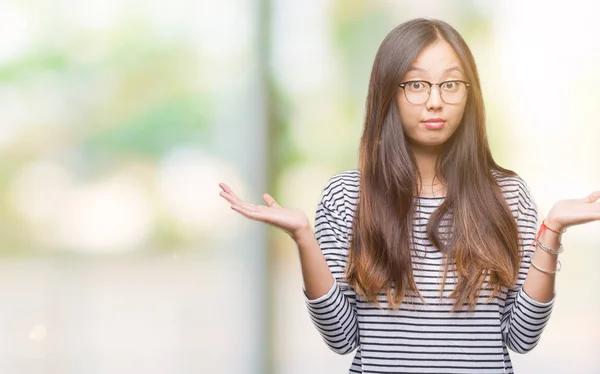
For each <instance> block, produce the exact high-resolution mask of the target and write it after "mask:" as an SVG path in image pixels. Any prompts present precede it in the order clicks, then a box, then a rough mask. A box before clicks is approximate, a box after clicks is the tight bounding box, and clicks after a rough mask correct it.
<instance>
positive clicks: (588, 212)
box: [548, 191, 600, 229]
mask: <svg viewBox="0 0 600 374" xmlns="http://www.w3.org/2000/svg"><path fill="white" fill-rule="evenodd" d="M598 200H600V191H596V192H594V193H592V194H590V195H588V196H587V197H584V198H583V199H569V200H561V201H559V202H557V203H556V204H554V206H553V207H552V209H551V210H550V212H549V213H548V222H549V223H551V225H553V226H554V227H558V228H560V229H565V228H567V227H570V226H575V225H581V224H584V223H588V222H592V221H600V203H599V202H598Z"/></svg>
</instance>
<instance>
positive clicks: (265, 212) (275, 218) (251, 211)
mask: <svg viewBox="0 0 600 374" xmlns="http://www.w3.org/2000/svg"><path fill="white" fill-rule="evenodd" d="M219 187H221V189H222V190H223V191H222V192H221V193H219V195H221V197H223V198H224V199H225V200H227V201H228V202H229V203H230V204H231V209H233V210H235V211H236V212H238V213H240V214H241V215H243V216H244V217H246V218H250V219H252V220H255V221H260V222H265V223H268V224H270V225H272V226H275V227H276V228H278V229H281V230H283V231H285V232H286V233H288V234H289V235H290V236H291V237H292V239H294V240H296V241H297V239H298V238H299V237H300V236H301V235H303V234H305V233H306V232H310V231H311V229H310V223H309V222H308V218H307V217H306V214H304V213H303V212H302V211H300V210H298V209H286V208H282V207H281V206H279V204H277V202H276V201H275V199H274V198H273V197H272V196H271V195H269V194H264V195H263V200H264V201H265V203H266V204H267V205H254V204H251V203H249V202H246V201H244V200H242V199H240V198H239V197H237V195H236V194H235V193H233V191H232V190H231V188H229V186H228V185H226V184H225V183H219Z"/></svg>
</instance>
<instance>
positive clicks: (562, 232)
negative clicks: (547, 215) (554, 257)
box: [542, 219, 567, 235]
mask: <svg viewBox="0 0 600 374" xmlns="http://www.w3.org/2000/svg"><path fill="white" fill-rule="evenodd" d="M542 227H545V228H547V229H548V230H550V231H552V232H553V233H555V234H558V235H560V234H564V233H565V232H567V229H563V230H561V231H558V230H555V229H553V228H552V227H550V226H548V225H546V220H545V219H544V220H542Z"/></svg>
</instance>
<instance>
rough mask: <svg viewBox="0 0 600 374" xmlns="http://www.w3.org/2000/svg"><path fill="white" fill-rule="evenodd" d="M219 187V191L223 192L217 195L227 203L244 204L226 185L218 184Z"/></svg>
mask: <svg viewBox="0 0 600 374" xmlns="http://www.w3.org/2000/svg"><path fill="white" fill-rule="evenodd" d="M219 187H221V189H222V190H223V192H221V193H219V195H221V196H222V197H224V198H225V200H227V201H229V202H230V203H232V204H239V205H243V204H244V200H242V199H240V198H239V197H238V196H237V195H236V194H235V193H234V192H233V190H232V189H231V188H230V187H229V186H228V185H226V184H225V183H219Z"/></svg>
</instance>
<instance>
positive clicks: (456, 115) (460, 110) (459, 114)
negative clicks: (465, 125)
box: [451, 104, 466, 125]
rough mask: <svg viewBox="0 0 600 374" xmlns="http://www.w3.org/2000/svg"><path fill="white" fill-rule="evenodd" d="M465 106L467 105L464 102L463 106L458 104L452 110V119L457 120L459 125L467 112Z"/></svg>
mask: <svg viewBox="0 0 600 374" xmlns="http://www.w3.org/2000/svg"><path fill="white" fill-rule="evenodd" d="M465 107H466V105H465V104H463V105H461V106H457V107H456V108H454V110H453V111H452V112H451V115H452V121H453V122H455V123H456V124H457V125H458V124H459V123H460V122H461V121H462V118H463V115H464V114H465Z"/></svg>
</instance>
